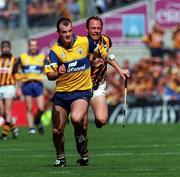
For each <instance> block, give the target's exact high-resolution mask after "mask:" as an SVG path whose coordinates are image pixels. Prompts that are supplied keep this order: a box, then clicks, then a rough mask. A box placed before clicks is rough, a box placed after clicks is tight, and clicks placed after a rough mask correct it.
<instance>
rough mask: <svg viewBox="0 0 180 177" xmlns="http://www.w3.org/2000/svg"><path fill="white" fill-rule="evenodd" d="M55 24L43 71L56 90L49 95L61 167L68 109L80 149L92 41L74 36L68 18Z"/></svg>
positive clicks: (89, 88)
mask: <svg viewBox="0 0 180 177" xmlns="http://www.w3.org/2000/svg"><path fill="white" fill-rule="evenodd" d="M56 26H57V32H58V34H59V39H58V41H57V42H56V43H55V44H54V45H53V46H52V48H51V50H50V52H49V56H48V57H47V60H46V66H45V72H46V74H47V77H48V79H49V80H56V91H55V94H54V96H53V97H52V99H51V101H52V102H53V108H52V123H53V131H52V133H53V143H54V146H55V150H56V156H57V157H56V158H57V159H56V161H55V164H54V166H59V167H64V166H66V160H65V154H64V128H65V125H66V122H67V120H68V115H69V113H70V112H71V121H72V124H73V126H74V128H75V132H76V133H75V138H76V141H77V142H78V144H77V146H78V147H77V150H78V153H79V154H82V153H84V146H85V138H84V136H83V132H82V131H83V127H82V126H83V125H82V118H83V117H84V115H85V114H86V112H87V110H88V105H89V100H90V98H91V96H92V81H91V69H90V61H89V58H88V54H89V52H93V51H94V49H95V48H96V45H95V44H94V43H90V42H89V41H88V38H87V37H80V36H75V35H74V34H73V32H72V22H71V21H70V20H69V19H68V18H61V19H59V20H58V22H57V25H56Z"/></svg>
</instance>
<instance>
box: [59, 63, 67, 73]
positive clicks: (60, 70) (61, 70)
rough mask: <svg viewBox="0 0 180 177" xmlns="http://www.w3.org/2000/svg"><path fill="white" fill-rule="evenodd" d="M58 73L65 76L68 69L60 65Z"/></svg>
mask: <svg viewBox="0 0 180 177" xmlns="http://www.w3.org/2000/svg"><path fill="white" fill-rule="evenodd" d="M58 73H59V74H64V73H66V67H65V65H64V64H62V65H60V66H59V68H58Z"/></svg>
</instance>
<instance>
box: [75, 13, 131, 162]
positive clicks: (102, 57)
mask: <svg viewBox="0 0 180 177" xmlns="http://www.w3.org/2000/svg"><path fill="white" fill-rule="evenodd" d="M102 29H103V22H102V20H101V18H99V17H98V16H92V17H90V18H88V19H87V21H86V30H87V32H88V38H89V40H90V41H93V42H94V43H95V44H97V45H98V52H97V51H96V52H94V53H91V54H90V55H89V57H90V60H91V78H92V82H93V97H92V98H91V100H90V105H91V107H92V110H93V112H94V115H95V123H96V127H97V128H101V127H102V126H103V125H105V124H106V122H107V120H108V106H107V103H106V96H105V89H106V73H107V64H110V65H111V66H112V67H114V68H115V69H116V70H117V72H118V74H119V75H120V77H122V78H123V79H125V78H126V77H127V78H128V77H129V76H130V73H129V70H128V69H123V68H121V67H120V66H119V64H118V63H117V62H116V60H115V56H114V55H110V54H109V49H110V48H111V45H112V43H111V39H110V38H109V37H108V36H107V35H103V34H102ZM83 120H84V131H83V132H84V137H85V139H86V141H87V128H88V115H87V114H86V115H85V117H84V119H83ZM86 145H87V144H86ZM84 149H87V148H84ZM77 162H78V163H80V164H81V165H86V164H87V162H88V154H87V153H85V154H82V156H81V159H79V160H78V161H77Z"/></svg>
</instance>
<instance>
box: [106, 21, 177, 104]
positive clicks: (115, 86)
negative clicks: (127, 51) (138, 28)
mask: <svg viewBox="0 0 180 177" xmlns="http://www.w3.org/2000/svg"><path fill="white" fill-rule="evenodd" d="M164 34H165V31H164V30H163V29H161V28H160V27H159V26H154V28H153V30H152V31H151V32H150V33H149V34H148V35H147V36H144V38H143V39H142V40H143V42H144V43H145V45H146V46H147V47H148V49H149V52H150V57H145V58H142V59H140V60H139V62H137V63H135V64H134V65H133V66H131V65H130V63H129V61H128V59H127V60H125V61H124V64H123V66H122V67H124V68H129V69H130V72H131V77H130V79H129V80H128V97H129V99H128V102H136V101H142V102H143V101H160V100H163V99H166V100H175V101H176V100H180V26H179V25H178V26H177V27H176V28H174V30H173V32H172V43H173V48H166V47H165V46H164V42H163V35H164ZM107 82H108V88H107V97H108V102H109V104H117V103H118V102H121V101H123V98H124V97H123V94H124V87H123V86H124V83H123V82H124V81H123V80H122V79H120V78H119V76H118V74H117V72H116V71H115V70H109V73H108V79H107Z"/></svg>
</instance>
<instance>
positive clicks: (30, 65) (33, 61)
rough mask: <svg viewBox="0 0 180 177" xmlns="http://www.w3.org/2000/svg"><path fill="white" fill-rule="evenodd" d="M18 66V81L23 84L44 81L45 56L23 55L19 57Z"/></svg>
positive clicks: (40, 54) (39, 54) (41, 54)
mask: <svg viewBox="0 0 180 177" xmlns="http://www.w3.org/2000/svg"><path fill="white" fill-rule="evenodd" d="M18 64H19V65H20V67H21V74H20V79H21V80H22V81H23V82H26V81H31V80H37V81H42V80H43V79H44V65H45V55H44V54H43V53H38V54H37V55H34V56H32V55H29V54H28V53H23V54H21V55H20V57H19V61H18Z"/></svg>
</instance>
